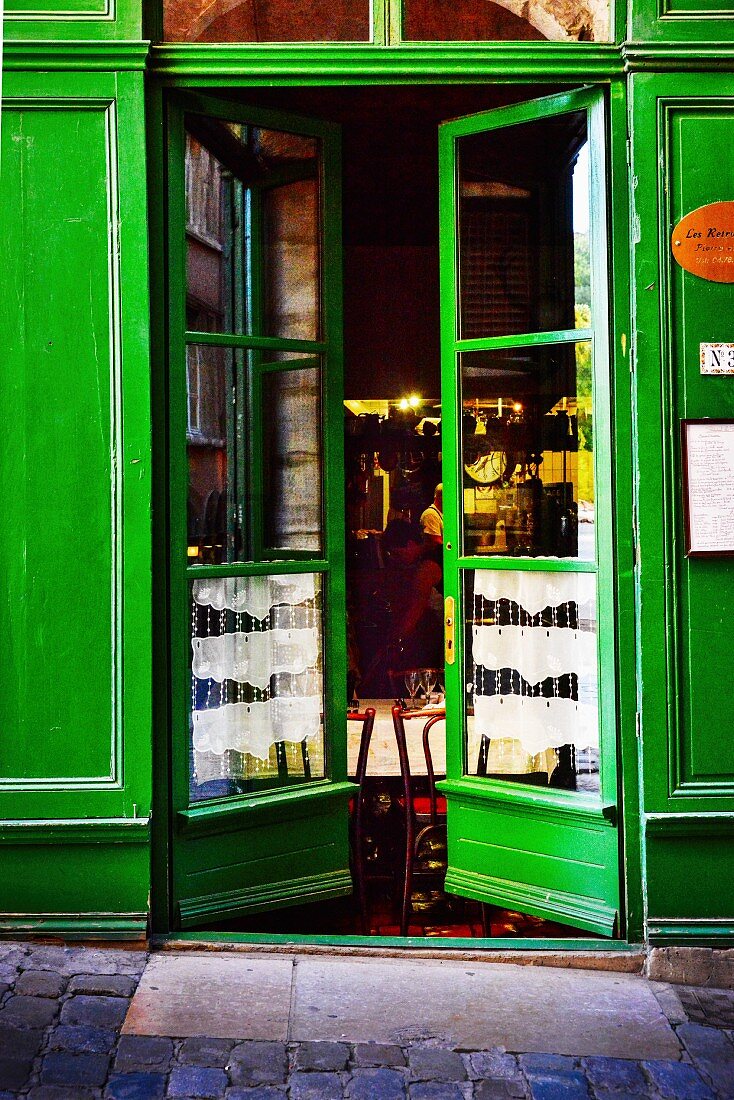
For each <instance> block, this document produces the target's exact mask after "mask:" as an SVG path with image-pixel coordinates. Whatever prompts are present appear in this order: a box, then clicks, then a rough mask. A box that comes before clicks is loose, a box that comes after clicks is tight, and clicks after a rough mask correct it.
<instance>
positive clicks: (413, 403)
mask: <svg viewBox="0 0 734 1100" xmlns="http://www.w3.org/2000/svg"><path fill="white" fill-rule="evenodd" d="M420 403H421V399H420V397H418V396H417V395H416V394H414V393H412V394H411V395H410V397H409V398H408V404H409V405H410V407H411V409H416V408H417V407H418V406H419V405H420Z"/></svg>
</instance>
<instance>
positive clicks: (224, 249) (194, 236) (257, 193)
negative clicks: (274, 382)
mask: <svg viewBox="0 0 734 1100" xmlns="http://www.w3.org/2000/svg"><path fill="white" fill-rule="evenodd" d="M186 125H187V131H188V133H187V145H186V210H187V219H186V222H187V225H186V245H187V305H188V312H189V321H188V327H189V331H206V332H233V333H243V332H247V333H254V334H256V335H261V336H262V335H265V336H278V337H282V338H292V339H308V340H315V339H318V338H319V334H320V328H321V322H320V312H321V291H320V283H321V249H320V234H321V224H320V223H321V218H320V178H319V177H320V147H319V142H318V141H317V140H316V139H315V138H311V137H304V136H301V135H299V134H290V133H285V132H282V131H278V130H265V129H262V128H259V127H253V126H247V125H244V124H242V123H231V122H224V121H222V120H220V119H215V118H208V117H205V116H201V115H189V116H187V120H186ZM256 258H257V260H259V261H260V262H261V264H262V280H258V279H254V280H253V279H252V277H251V269H252V265H253V263H254V262H255V259H256ZM261 297H262V301H261V300H260V298H261Z"/></svg>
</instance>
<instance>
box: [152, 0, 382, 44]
mask: <svg viewBox="0 0 734 1100" xmlns="http://www.w3.org/2000/svg"><path fill="white" fill-rule="evenodd" d="M163 37H164V39H165V40H166V41H167V42H369V41H370V40H371V38H372V8H371V4H370V0H299V2H298V3H297V4H294V3H292V0H234V2H233V0H163Z"/></svg>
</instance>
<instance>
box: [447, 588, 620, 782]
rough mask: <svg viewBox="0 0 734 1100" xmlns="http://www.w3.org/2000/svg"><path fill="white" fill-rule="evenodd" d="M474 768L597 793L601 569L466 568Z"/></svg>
mask: <svg viewBox="0 0 734 1100" xmlns="http://www.w3.org/2000/svg"><path fill="white" fill-rule="evenodd" d="M464 607H465V631H466V636H465V653H466V668H465V677H464V679H465V683H466V691H467V694H466V708H467V729H466V771H467V774H469V775H480V776H490V777H491V778H493V779H504V780H508V781H512V782H514V783H529V784H533V785H534V786H540V787H553V788H560V789H563V790H571V791H583V792H587V793H588V792H591V793H598V791H599V719H598V690H597V681H598V676H597V638H596V629H597V628H596V575H595V574H594V573H548V572H534V571H533V572H521V571H519V570H504V569H502V570H499V569H498V570H494V569H482V570H477V571H471V570H469V571H467V572H466V573H465V574H464Z"/></svg>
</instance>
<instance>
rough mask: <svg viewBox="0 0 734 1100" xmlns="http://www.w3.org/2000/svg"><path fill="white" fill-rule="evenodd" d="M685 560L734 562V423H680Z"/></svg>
mask: <svg viewBox="0 0 734 1100" xmlns="http://www.w3.org/2000/svg"><path fill="white" fill-rule="evenodd" d="M681 457H682V460H683V463H682V464H683V516H684V520H685V536H686V556H687V557H689V558H696V557H709V556H717V557H734V420H714V419H711V420H682V421H681Z"/></svg>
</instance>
